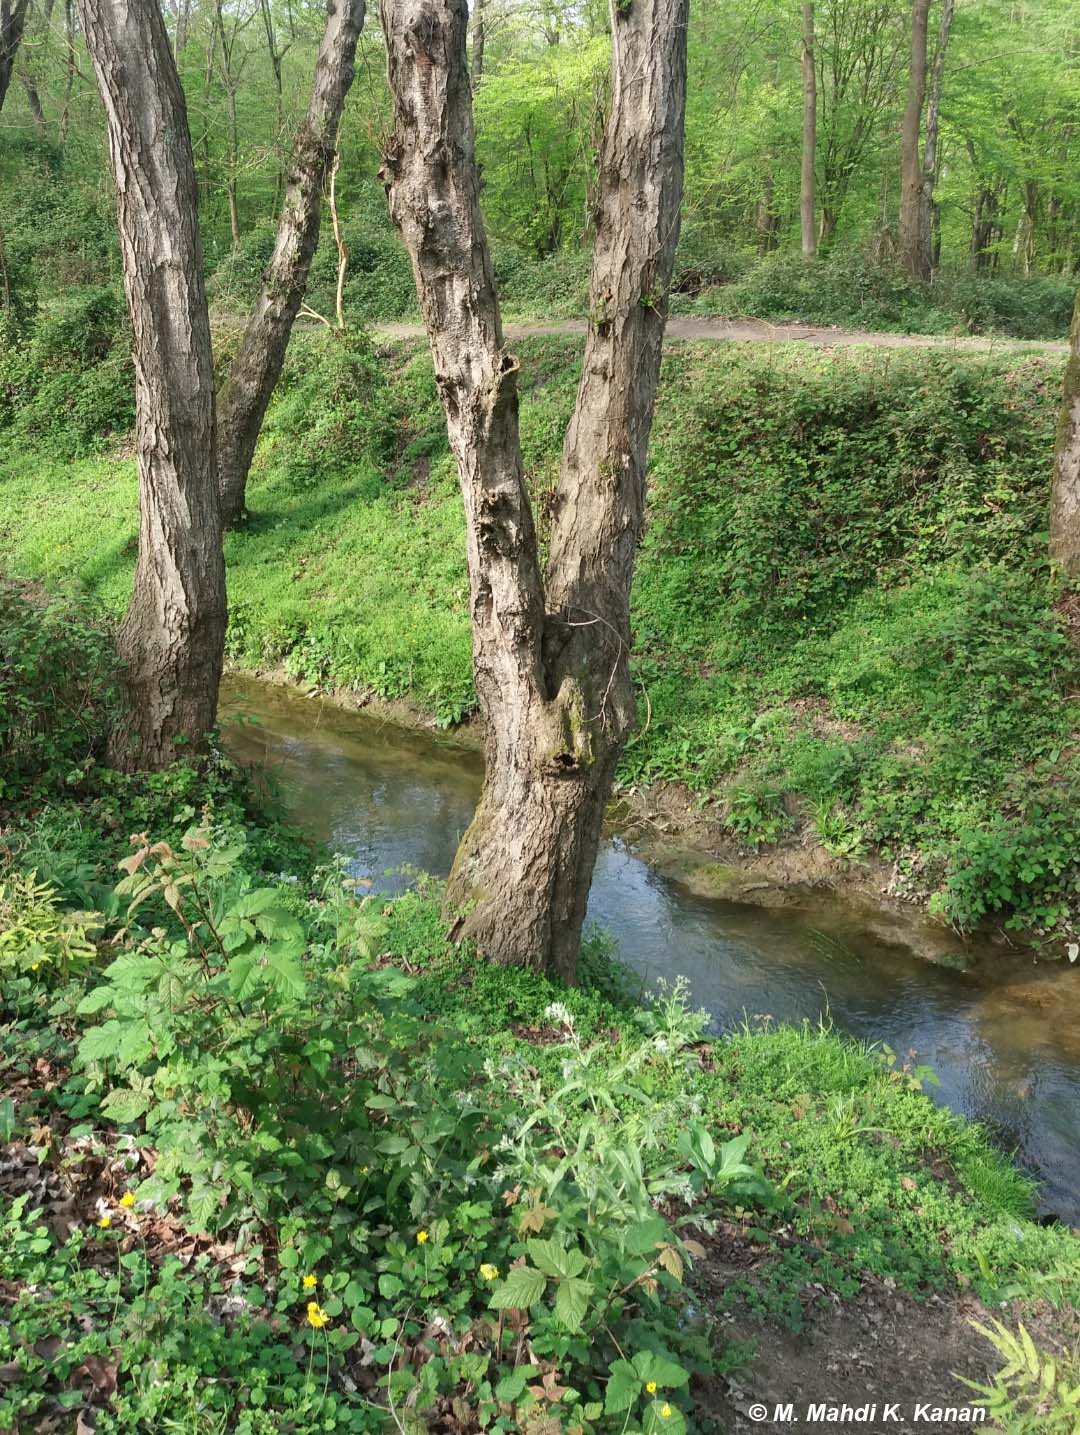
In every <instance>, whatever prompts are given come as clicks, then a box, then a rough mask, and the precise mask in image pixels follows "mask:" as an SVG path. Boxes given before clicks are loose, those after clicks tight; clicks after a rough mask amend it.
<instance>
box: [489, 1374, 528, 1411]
mask: <svg viewBox="0 0 1080 1435" xmlns="http://www.w3.org/2000/svg"><path fill="white" fill-rule="evenodd" d="M531 1370H532V1366H529V1365H519V1366H518V1368H517V1370H512V1371H511V1372H510V1374H509V1375H504V1376H503V1378H502V1379H501V1380H500V1381H499V1383H498V1385H496V1387H495V1399H496V1400H503V1401H505V1402H506V1404H507V1405H512V1404H513V1403H514V1401H515V1400H518V1399H520V1397H521V1395H522V1392H523V1391H524V1389H525V1386H526V1384H527V1383H528V1379H529V1372H530V1371H531Z"/></svg>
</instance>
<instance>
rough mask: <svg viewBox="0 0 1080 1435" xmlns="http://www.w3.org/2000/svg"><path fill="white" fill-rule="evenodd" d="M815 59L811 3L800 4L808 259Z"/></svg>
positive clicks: (813, 239)
mask: <svg viewBox="0 0 1080 1435" xmlns="http://www.w3.org/2000/svg"><path fill="white" fill-rule="evenodd" d="M815 64H816V62H815V59H814V6H813V4H812V3H810V4H806V5H804V6H803V7H802V82H803V121H802V176H801V180H800V185H799V218H800V222H801V226H802V252H803V256H804V257H805V258H807V259H812V258H813V257H814V255H815V254H816V253H817V232H816V228H815V224H814V165H815V163H816V160H817V70H816V68H815Z"/></svg>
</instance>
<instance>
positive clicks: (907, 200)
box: [899, 0, 930, 280]
mask: <svg viewBox="0 0 1080 1435" xmlns="http://www.w3.org/2000/svg"><path fill="white" fill-rule="evenodd" d="M929 19H930V0H912V6H911V77H910V81H909V84H908V97H907V105H906V107H905V109H904V119H903V123H902V125H901V127H900V242H899V250H900V263H901V264H902V266H903V268H904V271H905V273H906V274H907V275H908V277H909V278H911V279H916V280H925V279H929V277H930V275H929V273H928V272H927V269H926V260H927V256H926V254H925V253H924V250H923V246H922V242H921V241H922V189H923V173H922V165H921V163H920V160H919V137H920V135H921V133H922V114H923V105H924V103H925V101H926V33H927V29H928V25H929Z"/></svg>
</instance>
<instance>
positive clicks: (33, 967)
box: [30, 962, 41, 972]
mask: <svg viewBox="0 0 1080 1435" xmlns="http://www.w3.org/2000/svg"><path fill="white" fill-rule="evenodd" d="M40 966H41V963H40V962H31V963H30V970H31V971H32V972H36V971H37V969H38V967H40Z"/></svg>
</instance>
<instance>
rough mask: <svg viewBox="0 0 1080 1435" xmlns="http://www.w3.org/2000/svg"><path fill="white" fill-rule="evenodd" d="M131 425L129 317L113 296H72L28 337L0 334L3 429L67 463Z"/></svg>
mask: <svg viewBox="0 0 1080 1435" xmlns="http://www.w3.org/2000/svg"><path fill="white" fill-rule="evenodd" d="M134 421H135V378H134V372H133V365H132V360H131V334H130V329H129V327H128V321H127V310H126V307H125V305H124V301H123V299H122V298H121V296H120V294H119V293H118V292H117V291H116V290H115V289H110V288H106V289H102V288H90V289H76V290H74V291H73V292H72V293H71V294H69V295H68V296H66V297H65V298H64V299H62V300H58V301H57V302H56V303H55V304H53V305H51V306H50V307H49V308H48V309H47V310H44V311H42V312H41V314H40V315H39V317H38V319H37V322H36V323H35V324H34V325H33V326H32V327H31V328H30V330H29V333H28V335H27V334H18V333H12V332H8V333H6V334H5V332H4V331H3V330H2V329H0V429H2V428H8V429H9V430H10V431H11V433H12V434H13V435H14V436H16V437H17V438H18V439H20V440H21V441H22V442H24V443H27V444H34V445H36V446H38V447H41V448H44V449H46V450H52V451H54V452H58V453H60V454H62V455H64V456H66V457H70V456H71V455H72V454H74V453H85V452H90V451H92V450H94V449H96V448H100V447H101V445H102V444H103V443H104V442H105V441H106V440H108V439H110V438H112V437H115V435H117V434H120V433H126V432H128V431H129V430H130V429H131V427H132V425H133V423H134Z"/></svg>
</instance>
